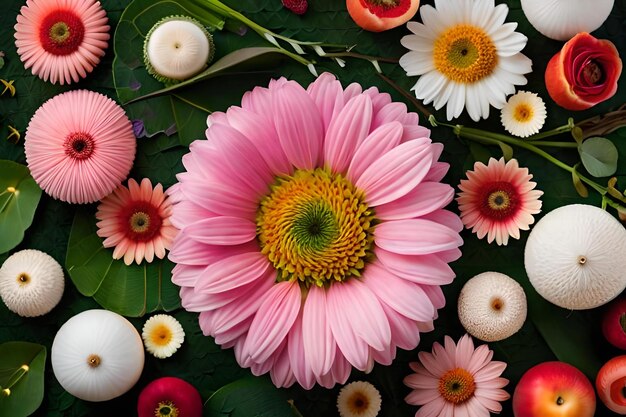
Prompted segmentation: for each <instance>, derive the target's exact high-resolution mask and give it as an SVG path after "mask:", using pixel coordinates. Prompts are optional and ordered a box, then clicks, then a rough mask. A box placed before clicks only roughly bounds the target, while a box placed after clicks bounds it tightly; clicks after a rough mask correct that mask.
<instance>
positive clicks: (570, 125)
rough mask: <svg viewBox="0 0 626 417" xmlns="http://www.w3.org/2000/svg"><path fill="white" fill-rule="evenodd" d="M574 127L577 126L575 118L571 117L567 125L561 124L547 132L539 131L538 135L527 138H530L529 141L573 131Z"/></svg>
mask: <svg viewBox="0 0 626 417" xmlns="http://www.w3.org/2000/svg"><path fill="white" fill-rule="evenodd" d="M574 127H575V125H574V120H573V119H571V118H570V119H569V120H568V121H567V124H566V125H563V126H559V127H557V128H556V129H552V130H548V131H547V132H542V133H538V134H536V135H533V136H531V137H529V138H527V139H526V140H528V141H536V140H541V139H545V138H549V137H551V136H556V135H560V134H561V133H566V132H571V131H572V129H574Z"/></svg>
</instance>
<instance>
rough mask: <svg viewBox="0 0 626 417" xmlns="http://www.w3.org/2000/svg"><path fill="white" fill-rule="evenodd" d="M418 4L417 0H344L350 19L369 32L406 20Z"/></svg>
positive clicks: (399, 23)
mask: <svg viewBox="0 0 626 417" xmlns="http://www.w3.org/2000/svg"><path fill="white" fill-rule="evenodd" d="M419 5H420V2H419V0H346V6H347V7H348V13H350V17H352V20H354V22H355V23H356V24H357V25H359V26H361V27H362V28H363V29H365V30H369V31H371V32H382V31H384V30H388V29H393V28H395V27H398V26H400V25H402V24H404V23H406V22H408V21H409V20H410V19H411V18H412V17H413V16H415V13H417V9H418V7H419Z"/></svg>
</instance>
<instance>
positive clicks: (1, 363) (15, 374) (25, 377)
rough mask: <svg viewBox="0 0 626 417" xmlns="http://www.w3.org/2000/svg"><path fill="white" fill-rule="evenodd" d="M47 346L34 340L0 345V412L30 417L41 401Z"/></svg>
mask: <svg viewBox="0 0 626 417" xmlns="http://www.w3.org/2000/svg"><path fill="white" fill-rule="evenodd" d="M45 366H46V347H45V346H42V345H38V344H36V343H27V342H7V343H3V344H1V345H0V415H1V416H11V417H25V416H29V415H31V414H32V413H34V412H35V410H37V408H39V406H40V405H41V401H42V400H43V391H44V384H43V377H44V369H45Z"/></svg>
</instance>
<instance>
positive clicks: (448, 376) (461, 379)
mask: <svg viewBox="0 0 626 417" xmlns="http://www.w3.org/2000/svg"><path fill="white" fill-rule="evenodd" d="M437 388H438V390H439V394H441V396H442V397H443V399H444V400H446V401H448V402H451V403H453V404H460V403H462V402H463V401H466V400H468V399H469V398H471V396H472V395H474V391H475V390H476V383H475V382H474V377H473V376H472V374H470V373H469V372H468V371H466V370H465V369H462V368H455V369H451V370H449V371H448V372H446V373H445V374H443V375H442V376H441V378H439V384H438V387H437Z"/></svg>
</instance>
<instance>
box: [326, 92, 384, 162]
mask: <svg viewBox="0 0 626 417" xmlns="http://www.w3.org/2000/svg"><path fill="white" fill-rule="evenodd" d="M371 120H372V100H371V99H370V98H369V97H368V96H366V95H359V96H356V97H354V98H353V99H351V100H350V101H348V102H347V103H346V105H345V107H344V108H343V109H342V110H341V112H340V113H339V115H338V116H337V117H336V118H334V119H333V120H332V121H331V123H330V126H328V131H327V132H326V138H325V140H324V163H325V164H327V165H328V166H330V168H331V169H332V170H333V172H339V173H343V172H345V171H346V169H347V168H348V164H349V163H350V159H351V158H352V155H354V151H355V149H356V148H357V147H358V146H359V145H360V144H361V143H362V142H363V140H364V139H365V138H366V137H367V135H368V133H369V131H370V125H371Z"/></svg>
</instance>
